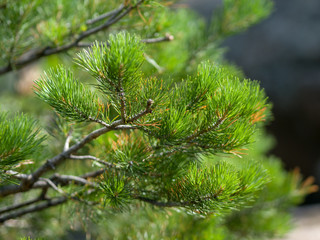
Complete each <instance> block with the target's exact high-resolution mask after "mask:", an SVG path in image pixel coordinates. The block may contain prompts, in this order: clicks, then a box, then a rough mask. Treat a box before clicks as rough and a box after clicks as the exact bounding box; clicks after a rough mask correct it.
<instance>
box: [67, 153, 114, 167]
mask: <svg viewBox="0 0 320 240" xmlns="http://www.w3.org/2000/svg"><path fill="white" fill-rule="evenodd" d="M69 158H70V159H73V160H87V159H90V160H93V161H95V162H98V163H101V164H103V165H105V166H107V167H116V165H114V164H112V163H109V162H106V161H103V160H101V159H99V158H97V157H95V156H91V155H83V156H78V155H77V156H76V155H71V156H70V157H69Z"/></svg>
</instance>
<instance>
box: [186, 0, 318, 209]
mask: <svg viewBox="0 0 320 240" xmlns="http://www.w3.org/2000/svg"><path fill="white" fill-rule="evenodd" d="M185 3H186V4H188V5H190V6H191V7H192V8H194V9H195V10H196V11H197V12H199V13H200V14H201V15H203V16H204V17H205V18H206V19H207V21H210V19H211V17H212V14H214V9H215V8H217V7H218V6H219V5H220V4H221V1H219V0H185ZM223 46H224V47H226V48H227V50H226V58H227V59H228V60H229V61H230V62H232V63H234V64H236V65H238V66H239V67H240V68H241V69H242V70H243V71H244V73H245V75H246V76H247V77H248V78H251V79H256V80H258V81H260V82H261V85H262V86H263V87H264V88H265V90H266V92H267V95H268V96H269V97H270V100H271V102H272V103H273V114H274V120H273V121H272V122H271V124H270V125H269V126H268V132H269V133H271V134H272V135H273V136H274V137H275V140H276V144H275V147H274V149H273V150H272V152H271V153H270V154H274V155H276V156H278V157H280V158H281V159H282V160H283V162H284V166H285V168H286V169H291V170H292V169H294V168H296V167H298V168H300V170H301V172H302V174H303V175H304V176H314V177H315V178H316V183H317V184H318V185H319V184H320V151H319V150H320V1H319V0H308V1H301V0H290V1H289V0H286V1H285V0H275V1H274V11H273V13H272V14H271V16H269V17H268V18H267V19H265V20H264V21H262V22H260V23H258V24H257V25H255V26H253V27H251V28H249V29H248V30H247V31H245V32H243V33H240V34H237V35H234V36H232V37H230V38H228V39H227V40H226V41H225V42H224V43H223ZM315 202H320V193H319V192H318V193H314V194H312V195H310V196H309V197H308V198H307V199H306V203H315Z"/></svg>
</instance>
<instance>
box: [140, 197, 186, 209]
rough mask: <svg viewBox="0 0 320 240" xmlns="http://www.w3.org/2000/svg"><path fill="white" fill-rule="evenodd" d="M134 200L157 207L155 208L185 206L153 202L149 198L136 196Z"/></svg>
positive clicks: (174, 203) (175, 203)
mask: <svg viewBox="0 0 320 240" xmlns="http://www.w3.org/2000/svg"><path fill="white" fill-rule="evenodd" d="M136 199H137V200H140V201H143V202H147V203H150V204H152V205H154V206H157V207H183V206H185V204H183V203H179V202H159V201H157V200H153V199H151V198H146V197H142V196H137V197H136Z"/></svg>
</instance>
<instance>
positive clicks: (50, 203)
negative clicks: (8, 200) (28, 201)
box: [0, 196, 68, 223]
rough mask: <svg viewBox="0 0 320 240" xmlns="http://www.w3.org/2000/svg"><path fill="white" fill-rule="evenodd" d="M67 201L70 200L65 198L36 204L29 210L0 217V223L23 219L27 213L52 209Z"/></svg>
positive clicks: (51, 199)
mask: <svg viewBox="0 0 320 240" xmlns="http://www.w3.org/2000/svg"><path fill="white" fill-rule="evenodd" d="M67 200H68V198H67V197H65V196H63V197H56V198H50V199H47V200H45V201H44V202H41V203H39V204H35V205H33V206H30V207H27V208H24V209H20V210H17V211H15V212H12V213H8V214H5V215H3V216H0V223H4V222H5V221H7V220H9V219H13V218H17V217H21V216H23V215H25V214H27V213H32V212H37V211H41V210H43V209H46V208H50V207H54V206H57V205H60V204H63V203H65V202H66V201H67Z"/></svg>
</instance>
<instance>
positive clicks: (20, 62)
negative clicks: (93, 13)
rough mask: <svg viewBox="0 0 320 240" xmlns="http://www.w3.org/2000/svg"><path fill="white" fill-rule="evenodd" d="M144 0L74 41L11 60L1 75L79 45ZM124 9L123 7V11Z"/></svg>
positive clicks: (127, 7)
mask: <svg viewBox="0 0 320 240" xmlns="http://www.w3.org/2000/svg"><path fill="white" fill-rule="evenodd" d="M143 2H144V0H140V1H138V2H137V3H136V4H135V5H132V6H126V7H124V8H125V9H126V10H125V11H123V12H122V13H121V14H119V15H118V13H119V12H118V11H115V12H114V14H113V15H112V17H111V18H110V19H109V20H108V21H107V22H105V23H103V24H101V25H99V26H97V27H93V28H90V29H88V30H86V31H83V32H81V33H80V34H79V35H78V36H77V37H76V38H75V39H74V40H73V41H72V42H70V43H67V44H65V45H62V46H58V47H54V48H53V47H45V48H41V49H36V50H31V51H29V52H27V53H25V54H23V55H22V56H21V57H20V58H19V59H18V60H17V61H15V62H9V63H8V64H7V66H3V67H0V75H1V74H4V73H7V72H10V71H12V70H14V69H16V68H21V67H23V66H25V65H27V64H29V63H31V62H34V61H36V60H38V59H40V58H42V57H45V56H50V55H53V54H57V53H61V52H65V51H67V50H69V49H71V48H74V47H77V46H78V43H79V42H80V41H81V40H83V39H84V38H87V37H89V36H91V35H93V34H95V33H97V32H100V31H102V30H105V29H108V28H109V27H111V26H112V25H114V24H115V23H117V22H118V21H120V20H121V19H122V18H123V17H125V16H126V15H127V14H129V13H130V12H131V11H132V10H133V9H135V8H137V7H138V6H139V5H140V4H142V3H143ZM122 10H123V9H121V11H122Z"/></svg>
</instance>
